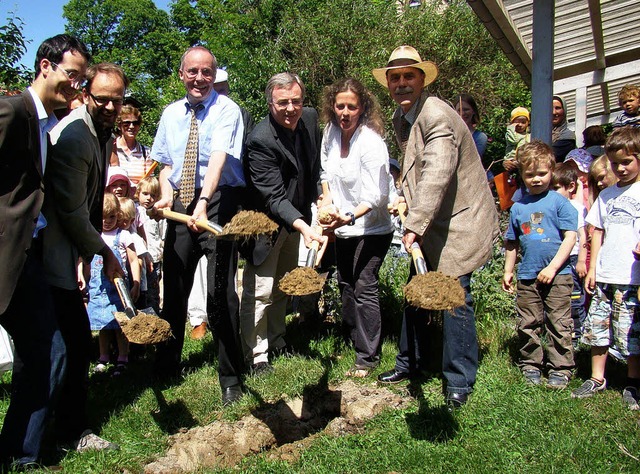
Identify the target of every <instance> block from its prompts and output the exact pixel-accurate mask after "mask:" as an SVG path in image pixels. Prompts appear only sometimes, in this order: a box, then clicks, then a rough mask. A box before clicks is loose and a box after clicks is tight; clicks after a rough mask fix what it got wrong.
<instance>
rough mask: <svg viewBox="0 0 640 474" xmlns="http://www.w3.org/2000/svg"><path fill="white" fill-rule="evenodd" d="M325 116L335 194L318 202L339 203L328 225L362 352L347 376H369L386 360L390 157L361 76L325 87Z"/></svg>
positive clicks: (346, 308) (347, 318)
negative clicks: (382, 273)
mask: <svg viewBox="0 0 640 474" xmlns="http://www.w3.org/2000/svg"><path fill="white" fill-rule="evenodd" d="M322 119H323V121H324V122H325V123H326V124H327V126H326V128H325V130H324V136H323V139H322V158H321V159H322V161H321V163H322V174H321V179H322V180H323V181H326V182H327V183H328V184H329V192H328V193H325V194H324V195H323V197H322V200H321V202H320V203H319V207H322V206H325V205H329V204H333V205H335V209H333V210H332V211H331V212H330V213H329V215H328V217H326V218H325V220H324V222H323V227H325V228H326V229H330V230H333V232H334V233H335V235H336V260H337V267H338V283H339V287H340V292H341V295H342V320H343V324H344V327H345V329H346V330H347V332H348V334H349V337H350V339H351V341H352V342H353V344H354V346H355V350H356V361H355V364H354V365H353V367H352V368H351V369H350V370H349V371H348V372H347V375H348V376H352V377H366V376H367V375H368V374H369V372H370V371H371V370H372V369H373V368H375V367H376V366H377V365H378V362H379V360H380V334H381V319H382V318H381V314H380V301H379V298H378V273H379V270H380V266H381V265H382V261H383V260H384V257H385V255H386V253H387V250H388V249H389V246H390V244H391V238H392V236H393V225H392V223H391V218H390V216H389V212H388V210H387V204H388V203H389V199H390V198H389V193H390V192H391V189H393V186H390V182H391V179H392V178H391V175H390V174H389V154H388V152H387V146H386V145H385V143H384V141H383V139H382V134H383V133H384V130H383V121H382V116H381V113H380V107H379V105H378V103H377V102H376V100H375V98H374V97H373V95H372V94H371V93H370V92H369V91H368V90H367V89H365V87H364V86H363V85H362V84H361V83H360V82H359V81H357V80H356V79H351V78H349V79H343V80H341V81H338V82H337V83H335V84H333V85H332V86H329V87H327V88H326V89H325V91H324V97H323V105H322ZM321 214H322V213H321Z"/></svg>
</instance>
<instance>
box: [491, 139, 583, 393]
mask: <svg viewBox="0 0 640 474" xmlns="http://www.w3.org/2000/svg"><path fill="white" fill-rule="evenodd" d="M516 160H517V162H518V168H519V171H520V175H521V176H522V180H523V181H524V184H525V186H526V187H527V191H528V192H527V193H526V194H525V195H524V196H523V197H522V199H520V200H519V201H518V202H516V203H514V204H513V206H512V207H511V212H510V216H509V228H508V229H507V233H506V236H505V247H506V256H505V266H504V276H503V278H502V287H503V289H504V290H505V291H507V292H509V293H513V292H516V310H517V314H518V317H517V332H518V339H519V342H520V358H519V361H518V365H519V366H520V369H521V370H522V374H523V375H524V377H525V379H526V381H527V382H528V383H530V384H534V385H539V384H540V383H541V382H542V372H543V370H545V369H548V380H547V387H548V388H552V389H563V388H565V387H566V386H567V385H568V384H569V378H570V377H571V371H572V370H573V368H574V360H573V346H572V344H571V327H572V324H571V291H572V289H573V278H572V276H571V268H570V267H569V262H568V259H569V254H570V253H571V249H572V248H573V246H574V245H575V243H576V233H577V228H578V212H577V211H576V210H575V208H574V207H573V206H572V205H571V203H570V202H569V200H568V199H566V198H565V197H564V196H561V195H560V194H558V193H557V192H555V191H553V190H551V189H549V186H550V184H551V177H552V172H553V169H554V167H555V164H556V160H555V157H554V154H553V149H552V148H551V147H550V146H549V145H547V144H545V143H543V142H541V141H539V140H533V141H532V142H531V143H527V144H525V145H523V146H521V147H520V148H518V151H517V153H516ZM518 250H520V253H521V254H522V260H521V262H520V264H519V266H518V275H517V289H516V287H515V285H514V267H515V263H516V259H517V254H518ZM543 333H545V334H546V336H547V338H548V344H547V348H546V349H547V350H546V353H547V354H546V355H547V357H546V361H545V354H544V352H545V350H544V348H543V345H542V335H543Z"/></svg>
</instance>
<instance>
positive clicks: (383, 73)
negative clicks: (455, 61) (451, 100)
mask: <svg viewBox="0 0 640 474" xmlns="http://www.w3.org/2000/svg"><path fill="white" fill-rule="evenodd" d="M402 67H415V68H417V69H420V70H421V71H422V72H424V87H427V86H428V85H429V84H431V83H432V82H433V81H435V80H436V77H438V66H436V65H435V63H433V62H431V61H423V60H422V58H421V57H420V55H419V54H418V51H416V49H415V48H414V47H413V46H406V45H404V46H398V47H397V48H396V49H394V50H393V53H391V56H389V62H388V63H387V67H381V68H378V69H374V70H373V71H372V73H373V77H375V78H376V81H378V82H379V83H380V84H382V85H383V86H384V87H387V71H388V70H390V69H399V68H402Z"/></svg>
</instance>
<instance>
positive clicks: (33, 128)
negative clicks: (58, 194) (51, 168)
mask: <svg viewBox="0 0 640 474" xmlns="http://www.w3.org/2000/svg"><path fill="white" fill-rule="evenodd" d="M43 198H44V188H43V184H42V159H41V152H40V127H39V124H38V114H37V112H36V107H35V104H34V102H33V98H32V97H31V93H29V91H25V92H23V93H22V94H21V95H18V96H14V97H2V98H0V267H1V268H2V271H0V314H2V313H4V312H5V310H6V309H7V306H8V304H9V302H10V301H11V297H12V296H13V291H14V290H15V287H16V283H17V280H18V276H19V275H20V273H21V272H22V267H23V265H24V262H25V260H26V258H27V254H26V250H27V249H28V248H29V247H30V245H31V240H32V236H33V230H34V229H35V226H36V222H37V220H38V214H39V212H40V208H41V206H42V200H43ZM34 296H37V295H34Z"/></svg>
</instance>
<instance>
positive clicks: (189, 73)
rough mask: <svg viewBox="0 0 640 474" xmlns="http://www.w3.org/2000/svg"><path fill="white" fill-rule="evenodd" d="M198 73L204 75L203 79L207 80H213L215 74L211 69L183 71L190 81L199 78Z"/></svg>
mask: <svg viewBox="0 0 640 474" xmlns="http://www.w3.org/2000/svg"><path fill="white" fill-rule="evenodd" d="M198 73H200V74H202V77H204V78H205V79H207V80H211V79H213V74H214V72H213V70H212V69H209V68H204V69H198V68H191V69H187V70H186V71H185V70H183V71H182V74H184V75H185V76H187V78H188V79H195V78H196V77H198Z"/></svg>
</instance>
